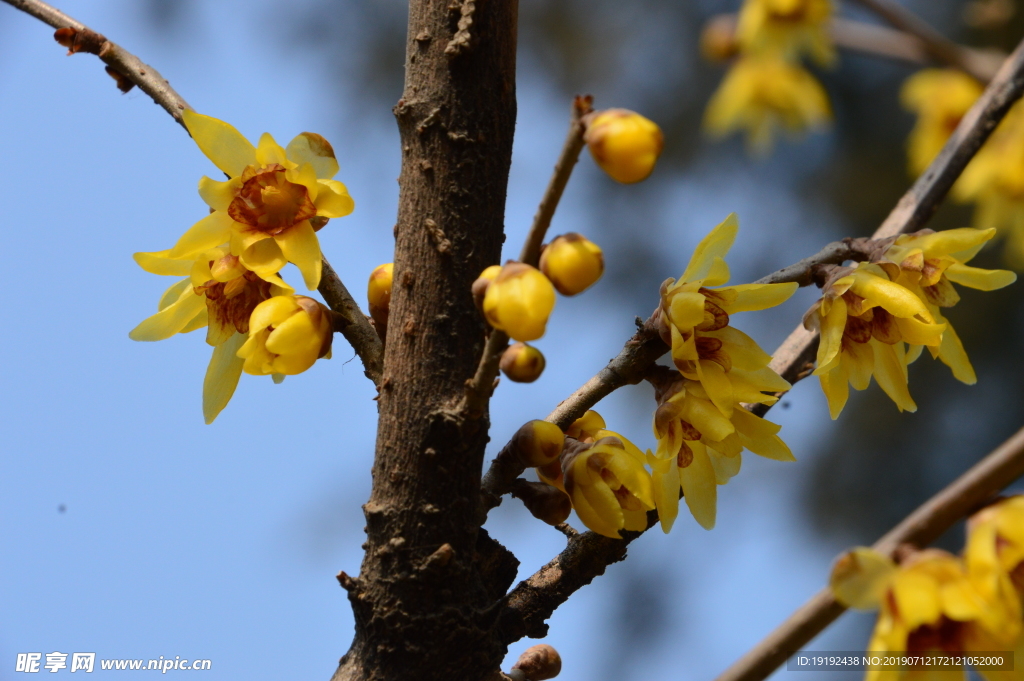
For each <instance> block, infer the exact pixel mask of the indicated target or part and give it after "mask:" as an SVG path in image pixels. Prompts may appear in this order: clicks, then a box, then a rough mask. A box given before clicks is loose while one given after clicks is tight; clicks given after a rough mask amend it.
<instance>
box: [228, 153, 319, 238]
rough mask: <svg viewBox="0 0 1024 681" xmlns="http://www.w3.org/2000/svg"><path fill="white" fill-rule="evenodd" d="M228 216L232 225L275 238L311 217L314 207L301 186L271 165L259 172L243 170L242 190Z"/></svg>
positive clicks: (232, 204)
mask: <svg viewBox="0 0 1024 681" xmlns="http://www.w3.org/2000/svg"><path fill="white" fill-rule="evenodd" d="M228 215H230V216H231V219H233V220H234V221H235V222H239V223H241V224H243V225H248V226H249V227H252V228H253V229H255V230H257V231H260V232H265V233H267V234H270V235H276V234H280V233H281V232H283V231H284V230H286V229H288V228H289V227H291V226H292V225H295V224H297V223H299V222H302V221H303V220H308V219H310V218H312V217H314V216H315V215H316V206H314V205H313V202H312V201H311V200H310V198H309V192H308V191H306V188H305V187H304V186H303V185H301V184H296V183H294V182H289V181H288V180H286V179H285V169H284V166H281V165H279V164H277V163H271V164H270V165H268V166H266V167H264V168H262V169H259V170H257V169H256V167H255V166H248V167H247V168H246V169H245V171H244V172H243V173H242V188H241V189H240V190H239V191H238V196H236V197H235V199H234V200H233V201H232V202H231V205H230V206H228Z"/></svg>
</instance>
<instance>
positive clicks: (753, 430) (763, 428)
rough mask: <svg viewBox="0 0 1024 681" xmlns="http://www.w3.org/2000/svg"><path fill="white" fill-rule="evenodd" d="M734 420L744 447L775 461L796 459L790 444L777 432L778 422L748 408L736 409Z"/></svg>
mask: <svg viewBox="0 0 1024 681" xmlns="http://www.w3.org/2000/svg"><path fill="white" fill-rule="evenodd" d="M732 422H733V424H734V425H735V426H736V432H738V433H739V437H740V442H741V443H742V444H743V446H744V447H746V448H747V449H749V450H750V451H752V452H753V453H754V454H757V455H758V456H763V457H764V458H766V459H773V460H775V461H796V457H795V456H793V452H792V451H791V450H790V448H789V446H787V445H786V443H785V442H783V441H782V438H780V437H779V436H778V435H776V433H778V431H779V430H780V429H781V426H779V425H778V424H775V423H772V422H771V421H766V420H765V419H762V418H761V417H759V416H757V415H756V414H751V413H750V412H749V411H747V410H746V409H736V412H735V413H734V414H733V416H732Z"/></svg>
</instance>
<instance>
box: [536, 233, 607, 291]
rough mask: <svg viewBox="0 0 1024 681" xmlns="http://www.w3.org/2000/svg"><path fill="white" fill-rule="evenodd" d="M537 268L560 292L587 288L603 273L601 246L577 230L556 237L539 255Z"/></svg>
mask: <svg viewBox="0 0 1024 681" xmlns="http://www.w3.org/2000/svg"><path fill="white" fill-rule="evenodd" d="M540 271H541V272H543V273H544V276H546V277H547V278H548V279H550V280H551V283H552V284H554V285H555V288H556V289H557V290H558V292H559V293H561V294H562V295H563V296H574V295H576V294H577V293H582V292H583V291H586V290H587V289H588V288H590V287H591V286H592V285H593V284H594V282H596V281H597V280H598V279H600V278H601V275H602V274H603V273H604V256H603V255H602V254H601V247H600V246H598V245H597V244H595V243H594V242H593V241H590V240H588V239H586V238H584V237H583V236H581V235H579V234H577V233H576V232H569V233H568V234H563V235H562V236H559V237H555V239H554V240H553V241H552V242H551V243H550V244H548V245H547V246H546V247H545V248H544V252H543V253H541V256H540Z"/></svg>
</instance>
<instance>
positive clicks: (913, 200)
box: [508, 42, 1024, 631]
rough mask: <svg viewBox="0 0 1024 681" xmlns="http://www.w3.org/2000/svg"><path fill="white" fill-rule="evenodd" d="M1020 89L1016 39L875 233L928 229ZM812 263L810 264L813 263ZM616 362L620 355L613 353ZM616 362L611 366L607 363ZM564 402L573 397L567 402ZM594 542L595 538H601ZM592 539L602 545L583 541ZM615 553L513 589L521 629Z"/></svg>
mask: <svg viewBox="0 0 1024 681" xmlns="http://www.w3.org/2000/svg"><path fill="white" fill-rule="evenodd" d="M1022 92H1024V42H1022V43H1021V44H1020V45H1018V46H1017V49H1015V50H1014V52H1013V54H1012V55H1010V57H1009V58H1008V59H1007V60H1006V63H1004V64H1003V66H1002V68H1000V69H999V72H998V73H997V74H996V77H995V78H994V79H993V80H992V82H991V83H990V84H989V86H988V88H987V89H986V90H985V92H984V94H983V95H982V96H981V98H980V99H979V100H978V101H977V102H976V103H975V104H974V106H973V107H971V110H970V111H968V113H967V115H966V116H964V118H963V120H962V121H961V122H960V125H959V126H958V127H957V129H956V131H955V132H954V133H953V135H952V136H951V137H950V139H949V141H948V142H947V143H946V145H945V146H944V147H943V149H942V151H941V152H940V153H939V155H938V157H936V159H935V160H934V161H932V164H931V165H930V166H929V167H928V170H926V171H925V173H924V174H923V175H921V177H920V178H918V180H917V182H915V183H914V185H913V186H912V187H911V188H910V189H909V190H908V191H907V193H906V194H904V196H903V198H901V199H900V201H899V203H897V204H896V207H895V208H893V210H892V212H891V213H890V214H889V216H888V217H887V218H886V220H885V221H884V222H883V223H882V225H881V226H880V227H879V228H878V229H877V230H876V231H875V233H874V234H873V235H872V239H875V240H881V239H887V238H890V237H894V236H897V235H899V234H903V233H906V232H912V231H916V230H918V229H921V228H923V227H924V225H925V223H926V222H927V221H928V219H929V218H930V217H931V216H932V214H933V213H934V212H935V210H936V209H937V208H938V205H939V203H940V202H941V201H942V199H943V198H944V197H945V195H946V193H947V192H948V191H949V188H950V187H951V186H952V185H953V182H955V181H956V178H957V177H959V175H960V173H961V172H962V171H963V169H964V167H965V166H966V165H967V162H968V161H970V159H971V158H972V157H973V156H974V154H975V153H976V152H977V151H978V149H979V148H980V147H981V145H982V144H983V143H984V142H985V140H986V139H988V136H989V135H990V134H991V132H992V130H993V129H995V127H996V126H997V125H998V124H999V121H1001V120H1002V118H1003V116H1004V115H1006V112H1007V111H1008V110H1009V109H1010V107H1011V106H1012V105H1013V104H1014V103H1015V102H1016V101H1017V100H1018V99H1020V97H1021V93H1022ZM834 246H835V245H834V244H833V245H830V246H828V247H826V249H825V250H826V251H827V252H829V253H832V257H835V258H838V257H841V256H842V255H843V253H842V249H841V248H839V249H836V248H834ZM804 262H806V261H804ZM813 266H814V265H811V268H813ZM776 274H777V273H776ZM794 275H800V276H804V275H803V271H802V270H801V271H798V272H795V273H794ZM774 276H776V275H769V277H766V279H769V278H771V277H774ZM799 280H800V279H799V278H792V279H789V281H799ZM762 281H764V280H762ZM776 281H777V280H776ZM650 321H651V320H648V322H647V324H645V327H646V326H648V325H649V324H650ZM638 335H639V334H638ZM817 342H818V335H817V334H816V333H813V332H811V331H807V330H806V329H804V328H803V326H802V325H801V326H798V327H797V328H796V329H795V330H794V331H793V333H792V334H790V336H789V338H787V339H786V340H785V341H784V342H783V344H782V345H781V346H780V347H779V349H778V350H776V351H775V354H774V355H773V358H772V363H771V367H772V368H773V369H774V370H775V371H777V372H778V373H779V374H781V375H782V376H783V377H784V378H786V379H787V380H788V381H790V382H791V383H794V382H796V381H797V380H799V379H801V378H803V377H804V376H806V375H807V374H808V373H809V367H810V362H812V361H813V358H814V351H815V345H816V343H817ZM648 343H649V344H652V345H655V346H656V345H657V344H661V348H662V352H661V353H657V354H654V358H653V359H650V360H649V362H648V363H647V364H646V366H644V367H641V366H640V365H639V363H640V362H644V361H647V360H646V359H645V358H646V357H649V356H650V355H649V354H648V353H647V352H645V353H638V355H637V359H638V363H637V364H635V365H634V364H629V365H628V366H627V367H620V370H623V369H625V370H627V371H630V372H636V371H639V372H640V373H641V375H642V373H643V372H644V371H646V369H647V368H649V367H650V366H651V365H652V364H653V363H654V360H656V359H657V357H660V356H661V354H663V353H664V352H667V351H668V348H667V347H666V346H665V345H664V343H663V342H662V341H661V339H660V338H658V337H657V336H656V335H655V336H654V337H653V338H650V337H648V338H646V339H644V340H643V341H642V343H641V345H642V346H646V345H647V344H648ZM623 352H625V351H623ZM648 352H650V348H648ZM620 357H622V354H620ZM617 359H618V358H617ZM614 362H615V360H613V363H614ZM610 366H612V365H611V364H609V367H610ZM607 368H608V367H606V370H607ZM602 373H603V371H602ZM606 382H608V383H609V385H614V379H609V378H605V379H603V380H602V379H601V374H598V376H595V377H594V378H593V379H591V380H590V381H588V383H587V385H585V386H584V387H583V388H581V389H580V390H578V391H576V393H575V394H574V395H573V397H570V398H569V400H566V402H563V403H562V405H559V408H558V409H556V410H555V412H553V413H552V416H551V417H549V419H552V420H554V419H555V418H557V419H558V420H557V421H556V422H558V423H560V424H561V423H563V422H565V423H571V422H572V419H574V418H578V417H579V416H580V415H582V414H583V412H584V411H585V410H586V409H589V408H590V406H593V405H594V404H596V402H597V399H600V397H603V396H604V395H607V394H608V393H610V392H611V390H612V389H614V388H612V389H607V388H606V387H605V386H604V384H605V383H606ZM581 393H583V394H581ZM590 396H596V397H597V399H593V400H591V399H590ZM566 403H569V404H568V405H566ZM563 406H565V408H563ZM759 406H761V405H759ZM767 411H768V409H767V407H765V408H763V409H759V410H758V411H756V412H755V413H759V414H764V413H765V412H767ZM591 535H593V533H592V532H587V533H584V534H583V535H581V542H582V539H583V538H584V537H588V536H591ZM629 541H630V540H627V539H620V540H612V539H605V540H604V542H616V543H615V545H614V546H613V547H612V548H613V549H616V550H617V549H621V551H623V552H624V551H625V547H626V544H628V542H629ZM592 542H597V544H593V543H592ZM588 546H597V547H599V548H593V549H588V548H585V547H588ZM580 547H583V548H580ZM570 550H571V551H570ZM609 555H617V554H616V553H615V551H613V550H612V549H610V548H608V547H606V546H604V544H603V542H599V541H598V538H594V539H593V540H591V541H590V542H587V543H580V544H578V545H576V546H575V547H574V546H570V547H569V548H567V549H566V550H565V551H563V552H562V553H561V554H559V556H558V557H556V558H555V559H554V560H553V561H552V562H551V563H549V564H548V566H546V567H545V568H542V569H541V571H540V572H538V573H536V574H535V575H534V576H533V577H530V578H529V579H527V580H525V581H523V582H521V583H520V584H519V585H518V586H516V588H515V589H514V590H513V592H512V594H514V595H515V598H514V599H512V600H510V601H509V603H510V604H509V606H508V607H509V608H510V609H512V610H514V611H515V612H513V613H511V614H510V615H509V617H511V618H512V619H513V620H515V619H516V618H522V619H523V620H524V624H523V625H522V627H519V628H517V629H515V630H516V631H519V630H524V631H539V630H540V627H541V626H542V625H543V620H544V619H546V618H547V617H549V616H550V615H551V613H552V612H554V610H555V608H557V607H558V606H559V605H560V604H561V603H563V602H564V601H565V600H566V599H567V598H568V597H569V595H570V594H571V593H572V592H573V591H575V590H576V589H578V588H580V586H582V585H584V584H587V583H589V582H590V580H592V579H593V578H594V577H595V576H597V575H599V574H602V573H603V572H604V568H605V566H607V564H608V563H607V562H606V561H607V559H608V556H609ZM551 566H555V567H556V568H557V569H549V568H551Z"/></svg>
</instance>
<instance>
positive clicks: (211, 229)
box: [167, 211, 234, 258]
mask: <svg viewBox="0 0 1024 681" xmlns="http://www.w3.org/2000/svg"><path fill="white" fill-rule="evenodd" d="M233 222H234V220H232V219H231V217H230V216H228V214H227V213H222V212H220V211H217V212H215V213H210V214H209V215H207V216H206V217H205V218H203V219H202V220H200V221H199V222H197V223H196V224H194V225H192V226H191V227H189V229H188V231H187V232H185V233H184V234H182V235H181V238H180V239H178V243H176V244H174V248H172V249H171V250H170V252H169V253H168V254H167V255H168V257H171V258H194V257H195V256H197V255H199V254H200V253H202V252H203V251H208V250H210V249H211V248H216V247H217V246H220V245H221V244H223V243H226V242H227V241H228V239H229V238H230V237H231V224H232V223H233Z"/></svg>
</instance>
